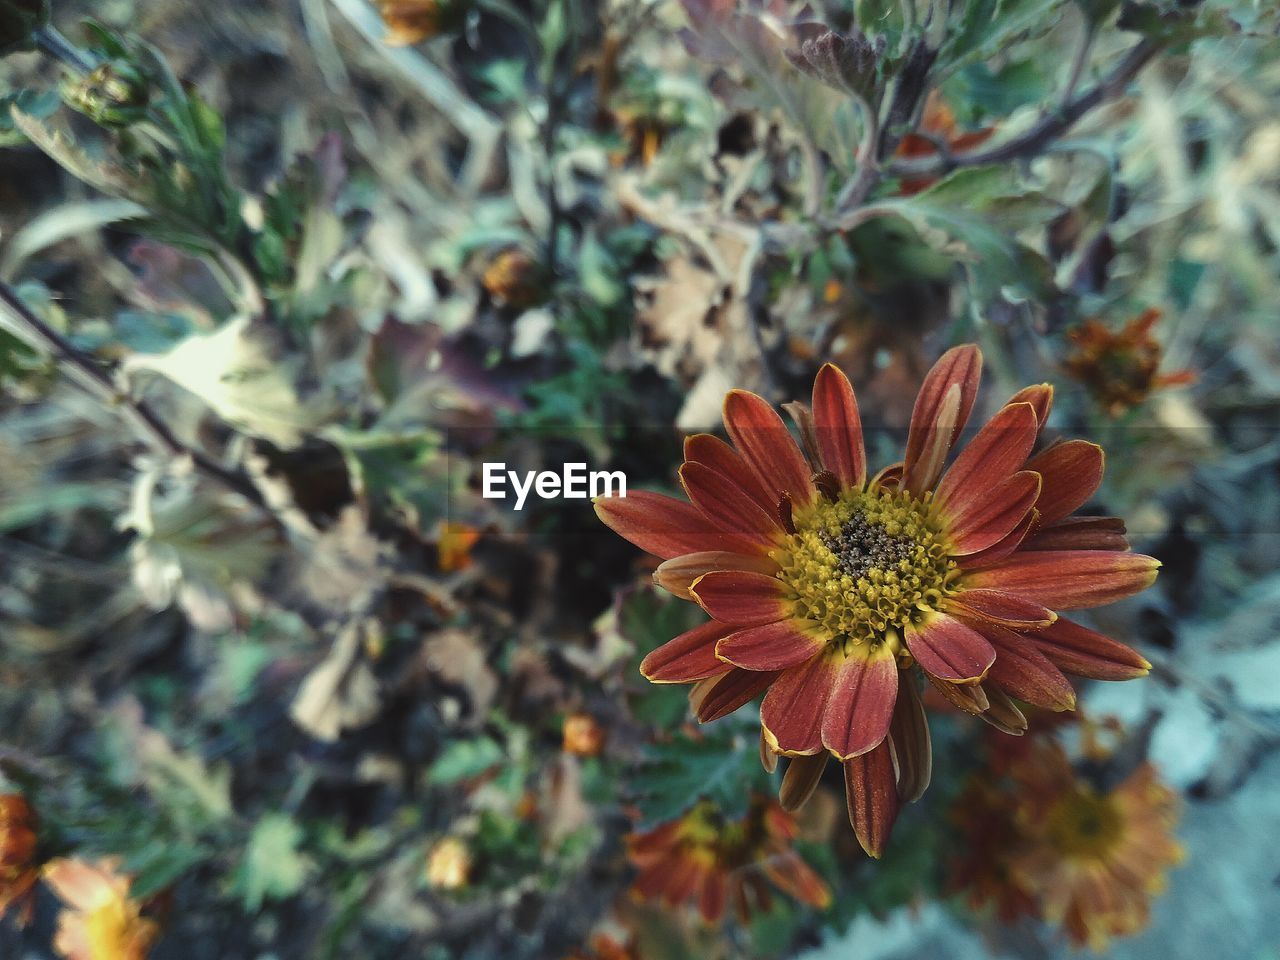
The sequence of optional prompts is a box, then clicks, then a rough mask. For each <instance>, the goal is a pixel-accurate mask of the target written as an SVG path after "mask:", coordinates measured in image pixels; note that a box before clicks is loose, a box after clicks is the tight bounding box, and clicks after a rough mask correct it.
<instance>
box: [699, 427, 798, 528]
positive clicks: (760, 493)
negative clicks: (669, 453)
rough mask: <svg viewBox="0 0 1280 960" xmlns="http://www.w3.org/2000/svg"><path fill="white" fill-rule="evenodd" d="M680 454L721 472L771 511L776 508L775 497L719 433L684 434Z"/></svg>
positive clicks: (773, 511)
mask: <svg viewBox="0 0 1280 960" xmlns="http://www.w3.org/2000/svg"><path fill="white" fill-rule="evenodd" d="M684 458H685V459H686V460H693V461H695V462H697V463H705V464H706V465H707V466H708V467H710V468H711V469H712V470H715V471H716V472H717V473H720V474H723V475H724V476H726V477H728V478H729V479H730V480H732V481H733V482H734V483H736V484H737V485H738V486H740V487H741V488H742V489H743V490H745V491H747V493H748V494H750V496H751V499H752V500H754V501H755V502H756V503H758V504H759V505H760V506H761V507H762V508H763V509H765V510H767V511H769V512H770V513H771V514H772V513H775V512H777V509H778V501H777V498H773V499H771V498H770V495H769V491H768V490H766V489H765V488H764V486H763V485H761V483H760V481H759V480H757V479H756V475H755V473H754V472H753V471H752V469H751V468H750V467H749V466H747V462H746V461H745V460H743V459H742V457H740V456H738V451H736V450H734V449H733V447H731V446H729V445H728V444H727V443H725V442H724V441H723V440H721V439H720V438H719V437H713V436H712V435H711V434H709V433H696V434H694V435H693V436H691V437H686V438H685V441H684Z"/></svg>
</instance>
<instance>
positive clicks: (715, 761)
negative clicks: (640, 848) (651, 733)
mask: <svg viewBox="0 0 1280 960" xmlns="http://www.w3.org/2000/svg"><path fill="white" fill-rule="evenodd" d="M726 725H727V726H728V729H727V730H720V731H717V732H716V733H715V735H713V736H707V737H705V738H702V739H697V740H695V739H693V738H691V737H683V736H681V737H675V738H673V739H671V740H668V741H665V742H663V743H658V744H654V745H653V746H651V747H649V748H648V750H647V751H646V753H645V759H644V760H643V761H642V762H641V765H640V771H639V777H638V784H637V797H636V799H637V801H638V803H639V806H640V811H641V813H642V815H643V821H644V822H643V826H644V827H645V828H648V827H652V826H654V825H655V824H658V823H663V822H665V821H668V820H674V819H675V818H676V817H678V816H680V815H681V814H683V813H684V812H685V811H686V810H688V809H689V808H690V807H692V806H693V805H694V804H695V803H697V802H698V801H699V800H710V801H711V802H712V803H714V804H715V805H716V806H717V807H719V809H720V811H721V813H723V814H724V816H725V817H728V818H730V819H734V818H737V817H742V816H744V815H745V814H746V811H747V803H748V801H749V800H750V798H751V793H752V791H753V790H758V791H759V790H763V791H767V790H768V789H769V779H768V774H766V773H765V772H764V770H763V768H762V767H761V766H760V747H759V742H758V739H757V737H755V736H752V735H751V732H752V730H754V728H755V725H754V724H752V725H751V728H750V729H748V728H747V726H746V725H745V724H742V723H736V724H733V723H729V724H726Z"/></svg>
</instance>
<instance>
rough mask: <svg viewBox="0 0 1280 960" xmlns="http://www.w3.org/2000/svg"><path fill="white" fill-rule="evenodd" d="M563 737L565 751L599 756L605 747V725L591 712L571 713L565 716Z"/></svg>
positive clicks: (576, 754) (579, 754)
mask: <svg viewBox="0 0 1280 960" xmlns="http://www.w3.org/2000/svg"><path fill="white" fill-rule="evenodd" d="M563 739H564V752H565V753H572V754H573V755H574V756H578V757H598V756H599V755H600V751H601V750H603V749H604V741H605V732H604V727H602V726H600V724H599V722H597V720H596V718H595V717H593V716H591V714H589V713H571V714H569V716H567V717H565V718H564V734H563Z"/></svg>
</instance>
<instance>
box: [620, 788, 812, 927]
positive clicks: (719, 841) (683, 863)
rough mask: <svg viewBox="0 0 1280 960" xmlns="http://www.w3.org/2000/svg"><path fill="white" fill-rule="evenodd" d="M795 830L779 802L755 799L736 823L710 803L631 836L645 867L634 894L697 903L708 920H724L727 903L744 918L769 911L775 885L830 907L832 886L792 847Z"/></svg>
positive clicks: (633, 851) (633, 852)
mask: <svg viewBox="0 0 1280 960" xmlns="http://www.w3.org/2000/svg"><path fill="white" fill-rule="evenodd" d="M795 834H796V824H795V820H794V819H792V817H791V815H790V814H788V813H786V812H785V811H784V810H783V809H782V808H781V807H780V806H778V804H777V803H775V802H773V801H772V800H764V799H763V798H756V799H754V800H753V801H752V803H751V806H750V808H749V809H748V811H747V815H746V816H745V817H744V818H743V819H741V820H736V821H726V820H725V819H724V817H723V816H721V814H720V811H719V810H718V809H717V808H716V806H715V805H714V804H712V803H709V802H707V801H703V802H701V803H698V804H696V805H695V806H694V807H693V809H691V810H690V811H689V812H688V813H686V814H685V815H684V816H683V817H681V818H680V819H679V820H673V821H671V822H670V823H666V824H663V825H662V826H660V827H657V828H656V829H654V830H651V831H649V832H648V833H640V834H633V835H631V836H630V837H628V838H627V851H628V854H629V855H630V857H631V862H632V863H634V864H635V865H636V867H637V868H639V870H640V875H639V876H638V877H636V881H635V884H634V886H633V887H632V891H633V893H634V894H635V895H636V896H637V897H638V898H640V899H642V900H661V901H663V902H664V903H666V904H668V905H669V906H673V907H674V906H678V905H680V904H682V903H695V904H697V907H698V911H699V913H701V914H702V918H703V919H704V920H706V921H707V923H719V922H720V921H721V920H722V919H723V918H724V912H725V907H726V905H732V906H733V908H734V910H735V911H736V912H737V914H738V918H739V919H740V920H742V922H743V923H745V922H746V921H747V920H748V919H749V918H750V916H751V914H752V913H753V912H755V911H768V910H769V909H770V907H771V906H772V903H773V894H772V893H771V892H770V889H769V883H772V884H773V886H775V887H777V888H778V889H779V890H781V891H782V892H783V893H786V894H788V895H790V896H792V897H795V898H796V899H797V900H799V901H801V902H802V903H807V904H810V905H811V906H815V907H819V908H826V907H827V906H829V905H830V903H831V891H830V890H829V889H827V885H826V884H825V883H823V882H822V878H821V877H819V876H818V875H817V874H816V873H815V872H814V871H813V869H812V868H811V867H810V866H809V865H808V864H807V863H805V862H804V861H803V860H801V859H800V856H799V854H797V853H796V852H795V851H794V850H792V849H791V841H792V839H793V838H794V837H795ZM766 881H767V882H766Z"/></svg>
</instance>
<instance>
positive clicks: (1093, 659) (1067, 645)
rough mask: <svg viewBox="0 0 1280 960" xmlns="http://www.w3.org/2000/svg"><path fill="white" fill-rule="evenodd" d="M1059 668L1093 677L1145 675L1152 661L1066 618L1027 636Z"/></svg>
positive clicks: (1091, 678) (1119, 678)
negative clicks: (1149, 661)
mask: <svg viewBox="0 0 1280 960" xmlns="http://www.w3.org/2000/svg"><path fill="white" fill-rule="evenodd" d="M1027 639H1028V640H1030V641H1031V642H1032V643H1034V644H1035V645H1036V647H1037V648H1038V649H1039V650H1040V652H1041V653H1043V654H1044V655H1045V656H1046V657H1047V658H1048V659H1049V660H1050V661H1052V662H1053V663H1054V664H1055V665H1057V667H1058V669H1059V670H1062V671H1064V672H1066V673H1070V674H1074V675H1075V676H1077V677H1087V678H1089V679H1090V680H1132V679H1133V678H1135V677H1145V676H1146V675H1147V673H1148V671H1150V669H1151V664H1150V663H1148V662H1147V660H1146V659H1145V658H1144V657H1142V656H1141V655H1140V654H1138V652H1137V651H1136V650H1132V649H1130V648H1129V647H1126V646H1125V645H1124V644H1123V643H1120V642H1119V641H1118V640H1112V639H1111V638H1110V637H1108V636H1105V635H1103V634H1101V633H1098V632H1097V631H1096V630H1090V629H1089V628H1088V627H1082V626H1081V625H1080V624H1078V623H1075V622H1074V621H1072V620H1068V619H1066V618H1065V617H1059V618H1058V619H1057V620H1056V621H1055V622H1054V623H1053V624H1051V625H1050V626H1048V627H1046V628H1045V629H1044V630H1041V631H1039V632H1037V633H1035V634H1034V635H1032V636H1030V637H1028V638H1027Z"/></svg>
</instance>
